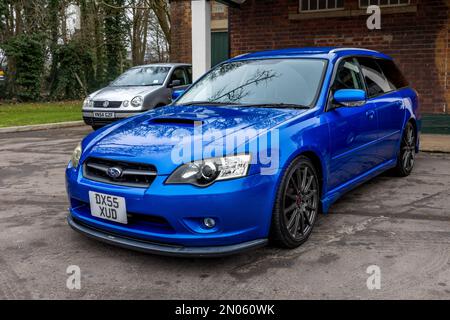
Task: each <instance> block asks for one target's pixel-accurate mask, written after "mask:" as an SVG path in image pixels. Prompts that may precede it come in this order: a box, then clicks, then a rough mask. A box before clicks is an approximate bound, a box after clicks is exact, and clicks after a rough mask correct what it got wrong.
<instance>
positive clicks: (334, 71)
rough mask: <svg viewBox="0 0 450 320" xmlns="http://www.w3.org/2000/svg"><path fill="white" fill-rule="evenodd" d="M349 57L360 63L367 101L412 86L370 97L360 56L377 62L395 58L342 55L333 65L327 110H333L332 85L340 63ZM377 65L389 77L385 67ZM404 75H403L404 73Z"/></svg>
mask: <svg viewBox="0 0 450 320" xmlns="http://www.w3.org/2000/svg"><path fill="white" fill-rule="evenodd" d="M348 58H355V59H356V62H357V64H358V67H359V69H360V72H361V75H362V78H363V83H364V88H365V91H366V95H367V97H368V99H367V101H370V100H372V99H375V98H379V97H382V96H384V95H387V94H392V93H393V92H398V91H400V90H403V89H405V88H409V87H410V86H409V85H407V86H404V87H401V88H396V89H395V90H391V91H389V92H383V93H381V94H379V95H376V96H373V97H369V96H368V91H367V83H366V79H365V77H364V74H363V72H362V68H361V65H360V63H359V60H358V58H369V59H374V60H375V62H376V63H377V61H379V60H385V61H393V60H391V59H386V58H381V57H374V56H370V55H363V54H360V55H346V56H342V57H340V58H339V59H338V60H337V61H336V63H335V64H334V67H333V74H332V77H331V81H330V83H329V85H328V96H327V101H326V105H325V112H328V111H331V110H333V108H331V102H332V97H331V89H332V86H333V84H334V81H335V80H336V75H337V70H338V67H339V65H340V63H341V62H342V60H345V59H348ZM394 63H395V62H394ZM377 65H378V67H379V68H380V70H381V72H382V73H383V76H384V77H385V78H386V79H387V77H386V75H385V74H384V72H383V69H382V68H381V67H380V65H379V64H378V63H377ZM399 71H401V70H400V69H399ZM402 75H403V73H402ZM403 77H404V76H403Z"/></svg>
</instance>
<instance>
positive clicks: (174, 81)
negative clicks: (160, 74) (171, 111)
mask: <svg viewBox="0 0 450 320" xmlns="http://www.w3.org/2000/svg"><path fill="white" fill-rule="evenodd" d="M179 86H181V80H172V82H171V83H170V84H169V88H174V87H179Z"/></svg>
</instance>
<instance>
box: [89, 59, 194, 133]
mask: <svg viewBox="0 0 450 320" xmlns="http://www.w3.org/2000/svg"><path fill="white" fill-rule="evenodd" d="M191 83H192V67H191V65H189V64H181V63H166V64H150V65H145V66H139V67H134V68H131V69H130V70H128V71H127V72H125V73H124V74H122V75H121V76H120V77H119V78H117V79H116V80H115V81H113V82H111V84H110V85H109V86H108V87H106V88H103V89H101V90H99V91H97V92H94V93H92V94H91V95H89V96H88V97H87V98H86V100H85V101H84V103H83V119H84V122H85V123H86V124H87V125H90V126H92V128H94V129H95V130H96V129H98V128H101V127H102V126H104V125H107V124H109V123H111V122H113V121H116V120H118V119H122V118H126V117H130V116H133V115H136V114H138V113H141V112H144V111H147V110H150V109H154V108H158V107H162V106H165V105H167V104H169V103H170V102H171V100H172V92H173V91H174V90H180V89H186V88H187V87H188V86H189V85H190V84H191Z"/></svg>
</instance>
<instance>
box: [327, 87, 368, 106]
mask: <svg viewBox="0 0 450 320" xmlns="http://www.w3.org/2000/svg"><path fill="white" fill-rule="evenodd" d="M366 100H367V97H366V92H365V91H364V90H359V89H341V90H338V91H336V92H335V93H334V95H333V101H334V104H336V106H337V107H360V106H362V105H364V104H365V103H366Z"/></svg>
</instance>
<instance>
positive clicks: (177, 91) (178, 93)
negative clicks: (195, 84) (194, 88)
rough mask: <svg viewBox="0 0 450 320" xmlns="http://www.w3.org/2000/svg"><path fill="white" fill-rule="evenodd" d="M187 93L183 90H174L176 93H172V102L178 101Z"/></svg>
mask: <svg viewBox="0 0 450 320" xmlns="http://www.w3.org/2000/svg"><path fill="white" fill-rule="evenodd" d="M185 91H186V90H182V89H180V90H174V91H173V92H172V101H175V100H177V99H178V98H179V97H180V96H181V95H182V94H183V93H184V92H185Z"/></svg>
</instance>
